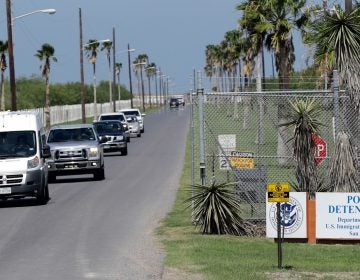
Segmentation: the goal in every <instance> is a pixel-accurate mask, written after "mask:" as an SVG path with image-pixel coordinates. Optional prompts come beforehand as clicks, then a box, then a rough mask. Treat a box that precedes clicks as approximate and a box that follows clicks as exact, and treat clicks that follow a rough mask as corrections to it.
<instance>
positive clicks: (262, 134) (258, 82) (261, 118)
mask: <svg viewBox="0 0 360 280" xmlns="http://www.w3.org/2000/svg"><path fill="white" fill-rule="evenodd" d="M260 51H261V53H259V54H258V56H257V61H256V62H257V64H256V66H257V68H256V72H257V76H256V91H257V92H261V91H262V69H261V59H262V49H261V50H260ZM258 103H259V128H258V131H257V134H256V139H255V143H256V144H260V145H263V144H264V143H265V139H264V138H265V132H264V115H265V106H264V105H265V102H264V97H262V96H259V97H258Z"/></svg>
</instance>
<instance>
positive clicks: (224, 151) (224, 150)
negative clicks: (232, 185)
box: [218, 134, 236, 170]
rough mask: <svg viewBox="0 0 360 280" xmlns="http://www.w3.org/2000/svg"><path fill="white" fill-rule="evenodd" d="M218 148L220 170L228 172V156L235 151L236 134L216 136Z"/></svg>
mask: <svg viewBox="0 0 360 280" xmlns="http://www.w3.org/2000/svg"><path fill="white" fill-rule="evenodd" d="M218 141H219V144H220V147H219V165H220V167H219V168H220V169H221V170H229V169H231V168H230V164H229V161H228V159H229V158H228V156H229V155H230V153H231V151H234V150H236V134H220V135H218Z"/></svg>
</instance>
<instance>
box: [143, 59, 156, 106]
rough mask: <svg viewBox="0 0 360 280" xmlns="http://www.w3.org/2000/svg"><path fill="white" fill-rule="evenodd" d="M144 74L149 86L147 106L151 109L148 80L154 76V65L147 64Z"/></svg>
mask: <svg viewBox="0 0 360 280" xmlns="http://www.w3.org/2000/svg"><path fill="white" fill-rule="evenodd" d="M145 73H146V76H147V78H148V85H149V106H150V108H151V84H150V80H151V78H152V77H153V76H154V75H156V64H155V63H154V62H151V63H149V64H148V65H146V67H145Z"/></svg>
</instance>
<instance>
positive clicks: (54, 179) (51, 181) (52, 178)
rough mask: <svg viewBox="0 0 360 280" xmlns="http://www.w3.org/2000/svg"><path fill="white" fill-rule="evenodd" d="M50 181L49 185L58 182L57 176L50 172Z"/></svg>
mask: <svg viewBox="0 0 360 280" xmlns="http://www.w3.org/2000/svg"><path fill="white" fill-rule="evenodd" d="M48 181H49V183H53V182H55V181H56V175H55V174H52V173H50V172H49V175H48Z"/></svg>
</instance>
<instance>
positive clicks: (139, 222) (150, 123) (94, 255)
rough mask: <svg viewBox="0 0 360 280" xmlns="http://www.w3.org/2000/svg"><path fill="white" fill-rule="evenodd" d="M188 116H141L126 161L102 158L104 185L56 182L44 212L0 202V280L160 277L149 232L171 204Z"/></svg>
mask: <svg viewBox="0 0 360 280" xmlns="http://www.w3.org/2000/svg"><path fill="white" fill-rule="evenodd" d="M188 115H189V114H188V112H187V111H186V110H184V109H179V110H172V111H169V110H163V111H161V112H157V113H153V114H151V115H149V116H146V119H145V121H146V123H145V133H144V134H142V137H141V138H132V139H131V143H130V144H129V154H128V156H118V155H116V156H113V155H112V156H106V158H105V173H106V180H105V181H101V182H94V181H92V180H91V179H89V178H90V177H87V176H81V177H59V178H61V179H60V180H59V181H58V182H56V183H54V184H51V185H50V195H51V198H52V199H51V201H50V202H49V204H48V205H46V206H33V205H32V203H31V202H28V203H26V204H24V203H22V204H19V203H11V202H6V203H4V202H1V203H0V207H1V209H0V279H6V280H13V279H14V280H45V279H46V280H76V279H99V280H103V279H126V280H127V279H134V280H138V279H139V280H142V279H161V276H162V272H163V267H162V261H163V257H164V256H163V253H162V252H161V250H159V249H158V246H157V245H156V244H155V242H154V241H155V240H154V237H153V235H152V232H153V229H154V228H155V227H156V226H157V225H158V221H159V220H160V219H161V218H162V217H164V215H165V213H166V212H167V211H168V210H169V209H170V207H171V205H172V202H173V200H174V198H175V192H176V188H177V182H178V179H179V177H180V173H181V168H182V161H183V158H184V150H185V138H186V131H187V127H188V121H189V120H188ZM79 178H80V179H79Z"/></svg>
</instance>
